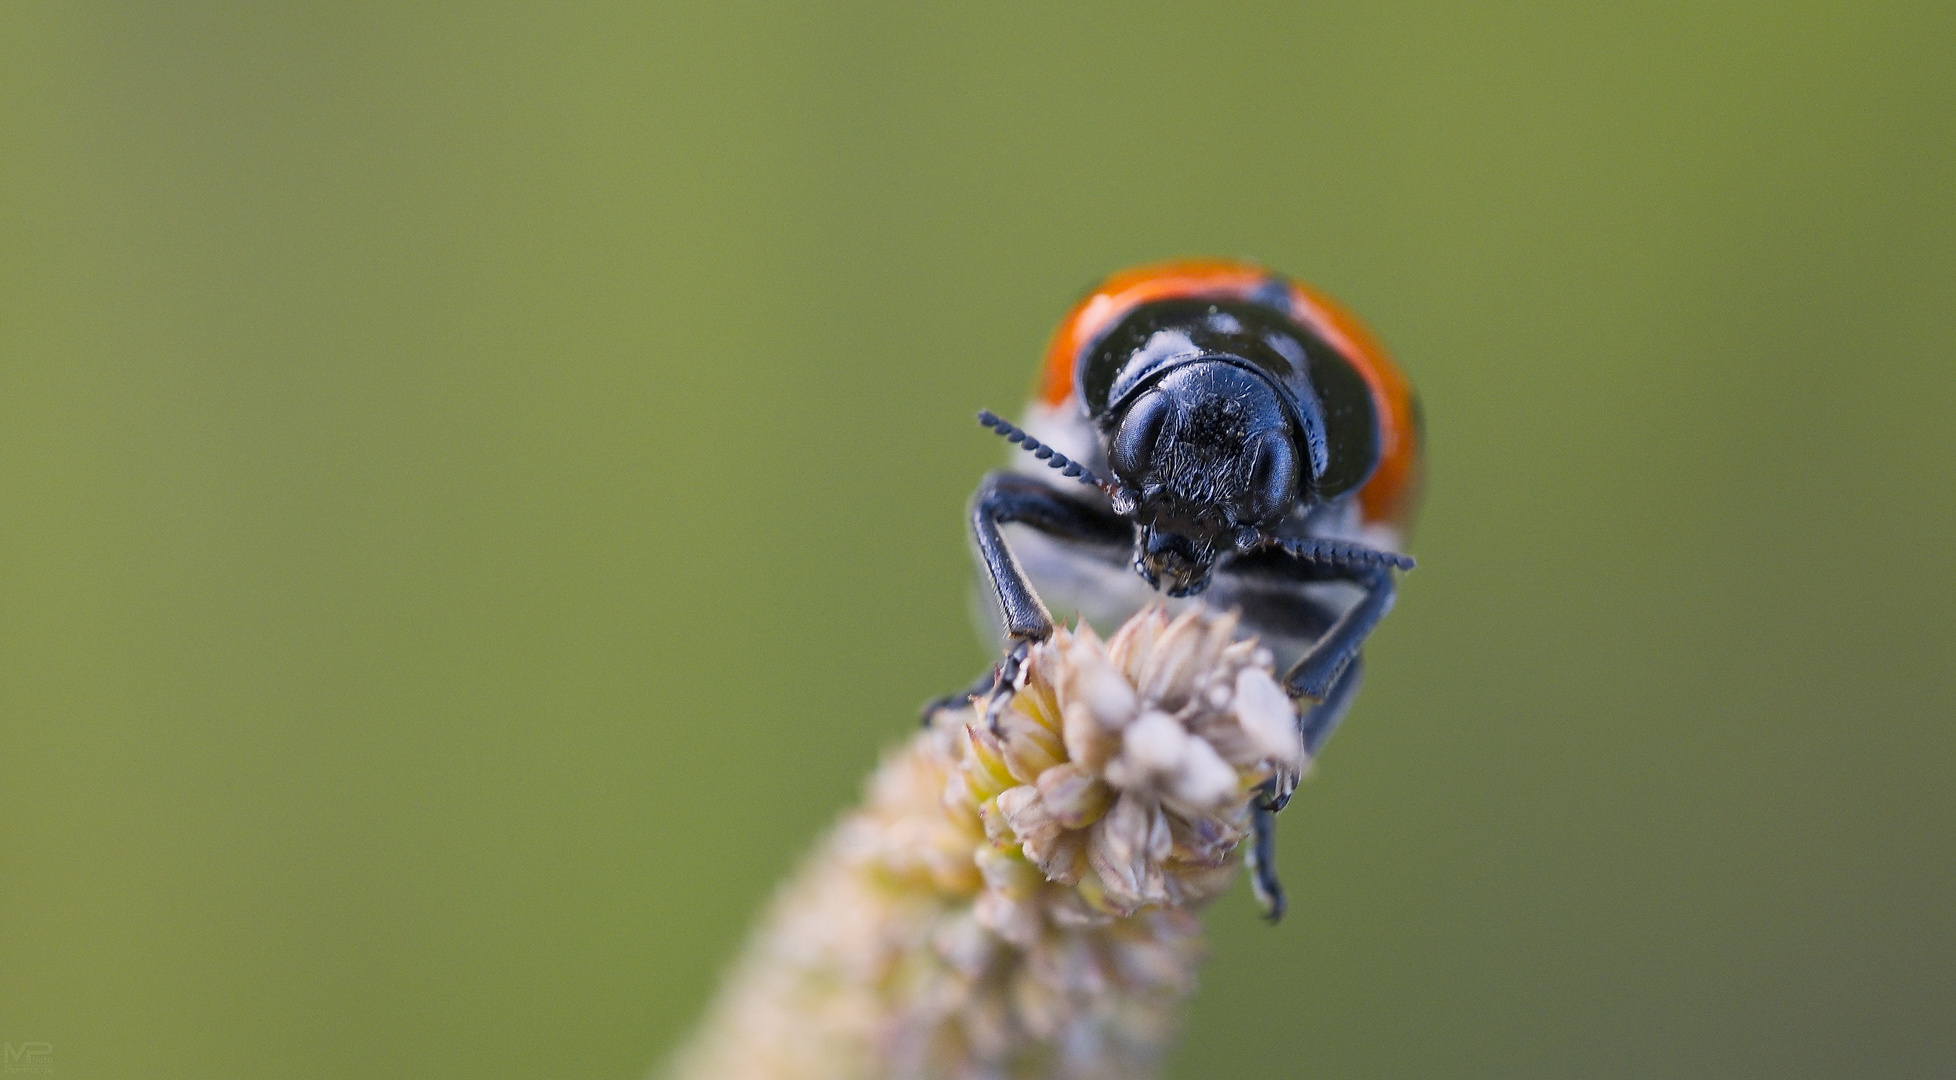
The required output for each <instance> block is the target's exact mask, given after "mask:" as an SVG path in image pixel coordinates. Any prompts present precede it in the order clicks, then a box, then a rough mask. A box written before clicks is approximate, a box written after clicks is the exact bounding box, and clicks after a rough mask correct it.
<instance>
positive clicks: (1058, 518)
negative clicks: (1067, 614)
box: [922, 472, 1132, 726]
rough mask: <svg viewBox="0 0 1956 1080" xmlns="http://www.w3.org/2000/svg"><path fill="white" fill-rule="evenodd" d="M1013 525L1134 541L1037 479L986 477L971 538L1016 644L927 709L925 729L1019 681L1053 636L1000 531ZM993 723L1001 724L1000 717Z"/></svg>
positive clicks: (1112, 519)
mask: <svg viewBox="0 0 1956 1080" xmlns="http://www.w3.org/2000/svg"><path fill="white" fill-rule="evenodd" d="M1010 522H1019V523H1022V524H1026V525H1030V526H1032V527H1033V528H1035V529H1038V530H1039V531H1040V532H1043V533H1046V534H1048V535H1050V536H1054V537H1058V538H1059V539H1061V540H1077V541H1085V542H1090V543H1097V544H1105V545H1108V546H1124V545H1126V544H1128V543H1129V542H1131V540H1132V532H1131V530H1130V527H1129V526H1128V524H1127V522H1126V521H1125V520H1123V519H1121V518H1119V517H1116V516H1114V515H1112V514H1109V513H1107V512H1106V511H1104V510H1100V509H1097V508H1095V507H1093V506H1089V505H1087V504H1085V503H1081V502H1078V501H1076V500H1073V499H1070V498H1068V497H1066V496H1065V495H1063V494H1061V493H1060V492H1058V491H1055V490H1053V489H1052V488H1050V487H1047V486H1046V485H1045V484H1042V483H1040V482H1039V481H1037V480H1034V479H1032V478H1030V477H1026V476H1021V475H1019V474H1017V473H1008V472H995V473H992V474H990V475H989V476H986V477H985V479H984V482H983V483H981V484H979V485H978V491H977V493H976V494H974V495H973V496H972V497H971V534H972V537H973V538H974V539H975V540H976V541H977V544H978V554H979V556H980V559H981V561H982V562H983V563H984V566H985V574H986V576H987V577H988V578H989V579H990V580H991V584H992V589H993V591H994V592H995V593H996V594H997V596H998V600H999V606H1000V607H1001V608H1003V609H1004V611H1005V628H1006V632H1007V633H1008V634H1010V635H1011V638H1012V646H1011V647H1010V648H1009V649H1008V650H1007V651H1006V654H1005V657H1004V659H1002V660H1001V661H999V663H998V664H996V665H994V666H993V667H992V669H991V670H989V671H987V672H985V673H984V674H983V675H980V676H979V677H978V680H977V681H976V682H974V683H972V684H971V685H970V686H969V687H967V688H966V689H964V690H960V691H958V692H956V693H953V694H946V695H944V696H943V697H941V698H938V699H936V700H935V701H932V702H931V703H930V704H928V705H925V706H924V711H923V718H922V720H923V723H924V724H925V725H926V726H928V725H929V724H930V719H931V717H932V716H934V715H936V714H937V711H938V710H940V709H949V708H957V707H959V706H962V705H964V704H966V703H968V702H969V701H971V699H973V698H977V697H984V696H985V695H987V694H991V693H993V692H994V691H996V690H997V689H999V688H1000V687H1003V686H1010V685H1011V684H1012V683H1014V682H1017V681H1018V677H1019V667H1020V665H1022V664H1023V663H1024V662H1025V658H1026V653H1027V651H1028V649H1029V647H1030V645H1031V643H1032V642H1034V641H1043V640H1045V638H1046V637H1047V635H1049V634H1051V633H1052V632H1053V620H1052V616H1050V615H1048V614H1047V613H1046V607H1045V605H1044V604H1042V603H1040V602H1039V597H1038V595H1037V594H1035V593H1034V592H1033V590H1032V583H1031V582H1030V581H1028V580H1027V579H1026V575H1025V571H1024V570H1022V569H1020V568H1019V563H1018V560H1017V559H1014V558H1013V557H1012V552H1011V550H1010V549H1009V548H1008V547H1007V546H1006V544H1005V537H1004V534H1003V533H1001V532H1000V530H999V526H1000V525H1004V524H1007V523H1010ZM999 700H1001V701H1002V700H1004V699H1003V698H1000V699H999ZM992 719H994V720H996V716H994V717H992Z"/></svg>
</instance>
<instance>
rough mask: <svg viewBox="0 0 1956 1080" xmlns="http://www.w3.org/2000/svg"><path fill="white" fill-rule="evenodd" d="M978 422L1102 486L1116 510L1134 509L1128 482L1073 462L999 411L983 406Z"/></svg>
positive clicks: (1052, 463) (1069, 472) (1069, 473)
mask: <svg viewBox="0 0 1956 1080" xmlns="http://www.w3.org/2000/svg"><path fill="white" fill-rule="evenodd" d="M978 422H979V423H981V424H983V425H985V426H986V427H988V428H991V429H992V430H993V431H996V432H998V433H999V434H1000V435H1003V436H1005V441H1006V442H1012V443H1018V444H1019V445H1021V446H1023V447H1025V448H1026V449H1027V450H1030V451H1032V456H1033V457H1036V458H1038V459H1039V460H1041V461H1043V462H1045V463H1046V464H1048V465H1050V466H1052V467H1053V468H1055V469H1058V470H1059V471H1060V475H1061V476H1071V477H1073V478H1074V479H1075V480H1078V481H1080V482H1081V483H1082V484H1090V485H1092V486H1094V487H1097V488H1099V489H1100V490H1101V491H1103V492H1105V493H1106V495H1107V497H1108V498H1109V499H1112V500H1114V512H1115V513H1117V514H1131V513H1133V512H1134V505H1135V500H1134V492H1133V491H1131V490H1129V489H1128V488H1127V486H1126V485H1123V484H1116V483H1114V482H1113V481H1112V480H1105V479H1102V478H1101V477H1100V476H1099V475H1098V474H1096V473H1095V472H1094V471H1093V470H1092V469H1089V468H1087V467H1086V466H1085V465H1082V464H1080V463H1079V462H1077V461H1074V460H1073V459H1072V458H1069V457H1067V456H1066V455H1065V454H1062V453H1060V452H1059V451H1058V450H1055V449H1053V448H1052V447H1050V446H1047V445H1046V444H1045V443H1042V442H1040V441H1039V440H1038V439H1035V438H1033V437H1032V436H1030V435H1028V434H1026V433H1025V432H1024V431H1021V430H1020V429H1019V428H1017V427H1014V426H1013V425H1012V424H1010V423H1008V422H1006V421H1004V420H1001V419H999V416H998V414H997V413H994V412H992V411H991V410H990V409H980V410H979V411H978Z"/></svg>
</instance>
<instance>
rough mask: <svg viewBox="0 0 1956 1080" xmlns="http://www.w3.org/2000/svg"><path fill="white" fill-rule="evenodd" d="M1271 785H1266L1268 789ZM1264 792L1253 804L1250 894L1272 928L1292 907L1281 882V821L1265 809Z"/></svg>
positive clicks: (1258, 795) (1260, 793)
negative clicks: (1279, 853)
mask: <svg viewBox="0 0 1956 1080" xmlns="http://www.w3.org/2000/svg"><path fill="white" fill-rule="evenodd" d="M1270 786H1271V785H1270V783H1269V782H1266V783H1265V785H1264V787H1265V788H1269V787H1270ZM1263 801H1264V792H1263V791H1261V790H1259V792H1258V794H1257V798H1256V800H1255V801H1253V802H1252V803H1251V804H1250V827H1251V829H1252V831H1253V833H1254V837H1253V839H1252V840H1251V842H1250V849H1249V863H1250V891H1252V892H1254V893H1256V901H1257V903H1258V904H1261V905H1262V906H1263V917H1264V918H1265V919H1266V920H1268V921H1269V922H1270V923H1271V925H1273V926H1274V925H1276V923H1277V922H1278V921H1279V920H1281V919H1282V918H1283V917H1284V912H1285V911H1286V910H1287V909H1288V908H1289V906H1290V905H1289V903H1288V901H1286V900H1285V899H1284V883H1283V882H1282V881H1279V880H1277V818H1276V813H1275V812H1274V811H1272V810H1268V809H1265V808H1264V806H1263Z"/></svg>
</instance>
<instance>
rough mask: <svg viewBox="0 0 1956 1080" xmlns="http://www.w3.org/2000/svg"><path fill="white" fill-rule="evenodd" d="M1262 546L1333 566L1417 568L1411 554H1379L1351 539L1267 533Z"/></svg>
mask: <svg viewBox="0 0 1956 1080" xmlns="http://www.w3.org/2000/svg"><path fill="white" fill-rule="evenodd" d="M1263 545H1264V546H1265V547H1274V548H1281V549H1282V550H1283V551H1284V552H1286V553H1287V554H1290V555H1292V556H1295V557H1296V558H1299V559H1305V560H1308V561H1310V562H1319V563H1329V564H1331V565H1332V566H1390V567H1392V568H1393V569H1395V570H1411V569H1412V568H1413V567H1414V565H1415V563H1414V562H1413V558H1412V556H1410V555H1401V554H1399V553H1398V552H1396V551H1380V550H1379V549H1378V548H1374V547H1366V546H1365V545H1364V544H1355V543H1352V542H1351V541H1349V540H1292V539H1289V538H1287V537H1279V536H1271V535H1270V534H1269V533H1264V534H1263Z"/></svg>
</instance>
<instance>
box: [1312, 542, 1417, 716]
mask: <svg viewBox="0 0 1956 1080" xmlns="http://www.w3.org/2000/svg"><path fill="white" fill-rule="evenodd" d="M1340 576H1341V577H1344V578H1345V580H1348V581H1351V582H1354V583H1355V584H1357V585H1358V586H1359V587H1360V588H1362V589H1364V590H1365V595H1364V596H1363V597H1362V598H1360V599H1359V601H1358V603H1356V604H1353V605H1352V606H1351V608H1350V609H1348V610H1347V611H1346V612H1345V613H1344V614H1343V615H1340V616H1338V621H1337V622H1335V623H1332V624H1331V629H1329V630H1326V631H1325V632H1324V636H1323V637H1321V638H1319V639H1318V643H1317V644H1316V645H1313V646H1311V651H1310V652H1308V653H1305V654H1304V658H1303V659H1301V660H1299V661H1298V662H1297V666H1295V667H1293V668H1291V669H1290V674H1288V675H1286V676H1284V690H1285V691H1286V692H1287V693H1289V694H1290V696H1291V697H1307V698H1310V699H1312V700H1313V701H1324V700H1325V699H1326V698H1327V697H1328V696H1329V695H1330V693H1331V689H1332V686H1333V684H1334V683H1336V682H1337V681H1338V677H1339V676H1340V675H1343V674H1344V673H1345V668H1346V667H1348V666H1350V664H1351V662H1352V659H1353V658H1354V657H1356V656H1357V655H1358V650H1359V647H1360V646H1362V645H1364V644H1365V639H1366V638H1367V637H1368V636H1370V635H1371V633H1372V630H1373V629H1374V628H1375V627H1377V626H1378V625H1379V620H1380V619H1383V618H1385V615H1386V612H1388V611H1391V610H1392V601H1393V598H1394V596H1395V595H1396V592H1397V590H1396V587H1395V586H1394V584H1393V581H1392V571H1390V570H1387V569H1386V568H1384V567H1382V566H1374V567H1364V568H1358V567H1355V568H1352V569H1351V570H1349V571H1347V572H1346V573H1345V574H1342V575H1340Z"/></svg>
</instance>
